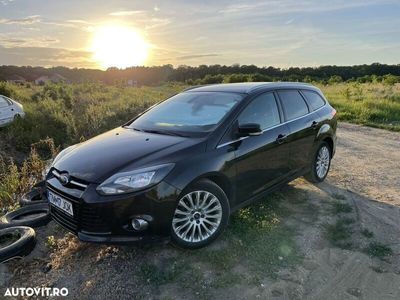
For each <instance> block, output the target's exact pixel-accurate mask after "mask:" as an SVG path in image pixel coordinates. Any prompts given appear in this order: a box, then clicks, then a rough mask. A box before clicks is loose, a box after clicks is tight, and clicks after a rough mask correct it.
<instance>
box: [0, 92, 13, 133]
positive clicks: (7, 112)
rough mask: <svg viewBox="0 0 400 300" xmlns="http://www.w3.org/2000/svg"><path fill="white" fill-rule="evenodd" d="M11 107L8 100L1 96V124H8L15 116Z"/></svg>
mask: <svg viewBox="0 0 400 300" xmlns="http://www.w3.org/2000/svg"><path fill="white" fill-rule="evenodd" d="M11 108H12V106H11V105H10V103H9V102H8V100H7V99H6V98H4V97H3V96H0V126H1V125H4V124H6V123H7V122H8V121H9V120H10V119H11V118H12V117H13V114H12V111H11Z"/></svg>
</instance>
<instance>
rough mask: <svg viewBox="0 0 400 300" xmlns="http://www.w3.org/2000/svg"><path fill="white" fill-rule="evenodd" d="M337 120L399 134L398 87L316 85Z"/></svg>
mask: <svg viewBox="0 0 400 300" xmlns="http://www.w3.org/2000/svg"><path fill="white" fill-rule="evenodd" d="M320 88H321V89H322V91H323V92H324V93H325V96H326V97H327V98H328V99H329V101H330V103H331V104H332V106H333V107H335V108H336V110H337V111H338V114H337V116H338V119H339V120H341V121H346V122H351V123H357V124H362V125H367V126H372V127H378V128H383V129H388V130H394V131H400V85H399V84H396V85H384V84H381V83H366V84H360V83H340V84H333V85H325V86H320Z"/></svg>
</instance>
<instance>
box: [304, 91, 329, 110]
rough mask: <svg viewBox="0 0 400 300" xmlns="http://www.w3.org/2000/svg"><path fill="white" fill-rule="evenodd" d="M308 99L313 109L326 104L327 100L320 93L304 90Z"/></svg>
mask: <svg viewBox="0 0 400 300" xmlns="http://www.w3.org/2000/svg"><path fill="white" fill-rule="evenodd" d="M302 92H303V94H304V96H305V97H306V99H307V102H308V104H309V105H310V106H311V109H312V110H316V109H318V108H320V107H322V106H324V105H325V100H324V99H322V97H321V96H320V95H318V93H316V92H312V91H304V90H303V91H302Z"/></svg>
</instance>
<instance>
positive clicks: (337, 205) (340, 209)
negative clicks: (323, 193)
mask: <svg viewBox="0 0 400 300" xmlns="http://www.w3.org/2000/svg"><path fill="white" fill-rule="evenodd" d="M332 209H333V212H334V213H335V214H340V213H350V212H352V211H353V208H352V207H351V205H350V204H348V203H343V202H339V201H337V202H334V203H332Z"/></svg>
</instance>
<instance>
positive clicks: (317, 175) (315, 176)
mask: <svg viewBox="0 0 400 300" xmlns="http://www.w3.org/2000/svg"><path fill="white" fill-rule="evenodd" d="M324 149H326V150H324ZM326 155H327V157H326V160H325V159H323V157H325V156H326ZM321 159H322V160H321ZM331 159H332V149H331V148H330V146H329V144H328V143H326V142H322V143H321V144H320V145H319V146H318V148H317V151H316V152H315V154H314V156H313V160H312V163H311V170H310V172H309V173H308V174H307V175H306V176H305V178H306V179H307V180H308V181H310V182H313V183H319V182H322V181H324V180H325V178H326V176H327V175H328V173H329V169H330V167H331ZM321 164H323V166H324V172H319V171H318V165H319V166H320V168H321V167H322V166H321Z"/></svg>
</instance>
